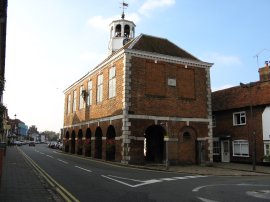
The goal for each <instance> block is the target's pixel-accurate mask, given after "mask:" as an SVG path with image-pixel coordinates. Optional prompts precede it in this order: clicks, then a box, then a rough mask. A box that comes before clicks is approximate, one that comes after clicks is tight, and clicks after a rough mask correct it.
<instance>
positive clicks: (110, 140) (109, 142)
mask: <svg viewBox="0 0 270 202" xmlns="http://www.w3.org/2000/svg"><path fill="white" fill-rule="evenodd" d="M115 136H116V134H115V128H114V126H112V125H110V126H109V127H108V129H107V133H106V160H108V161H114V160H115Z"/></svg>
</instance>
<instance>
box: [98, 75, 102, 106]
mask: <svg viewBox="0 0 270 202" xmlns="http://www.w3.org/2000/svg"><path fill="white" fill-rule="evenodd" d="M102 94H103V75H99V76H98V82H97V103H99V102H102Z"/></svg>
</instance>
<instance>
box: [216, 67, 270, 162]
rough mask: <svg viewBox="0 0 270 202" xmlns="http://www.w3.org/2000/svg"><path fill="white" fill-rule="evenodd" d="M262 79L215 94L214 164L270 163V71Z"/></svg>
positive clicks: (269, 69)
mask: <svg viewBox="0 0 270 202" xmlns="http://www.w3.org/2000/svg"><path fill="white" fill-rule="evenodd" d="M259 73H260V80H259V81H257V82H251V83H248V84H242V83H241V84H240V85H239V86H235V87H232V88H228V89H225V90H220V91H216V92H213V93H212V104H213V105H212V106H213V126H214V127H213V138H214V143H213V154H214V160H215V161H221V162H245V163H251V162H253V161H254V163H257V164H259V163H263V162H268V161H270V158H269V156H270V124H269V123H270V76H269V75H270V68H269V66H268V62H267V63H266V66H265V67H263V68H260V69H259Z"/></svg>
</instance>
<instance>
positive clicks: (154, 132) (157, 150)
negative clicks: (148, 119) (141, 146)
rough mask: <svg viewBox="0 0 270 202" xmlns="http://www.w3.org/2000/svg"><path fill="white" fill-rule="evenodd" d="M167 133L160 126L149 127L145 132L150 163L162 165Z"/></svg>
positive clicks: (146, 157)
mask: <svg viewBox="0 0 270 202" xmlns="http://www.w3.org/2000/svg"><path fill="white" fill-rule="evenodd" d="M165 134H166V131H165V130H164V128H163V127H162V126H160V125H152V126H149V127H148V128H147V129H146V131H145V139H146V148H145V149H146V156H145V159H146V161H148V162H155V163H162V161H163V156H164V135H165Z"/></svg>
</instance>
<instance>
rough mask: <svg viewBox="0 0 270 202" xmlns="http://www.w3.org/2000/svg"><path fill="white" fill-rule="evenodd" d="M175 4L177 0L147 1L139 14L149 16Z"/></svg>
mask: <svg viewBox="0 0 270 202" xmlns="http://www.w3.org/2000/svg"><path fill="white" fill-rule="evenodd" d="M174 4H175V0H146V2H145V3H144V4H143V5H142V6H141V7H140V9H139V12H140V13H141V14H143V15H149V12H150V11H152V10H154V9H157V8H162V7H168V6H172V5H174Z"/></svg>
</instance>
